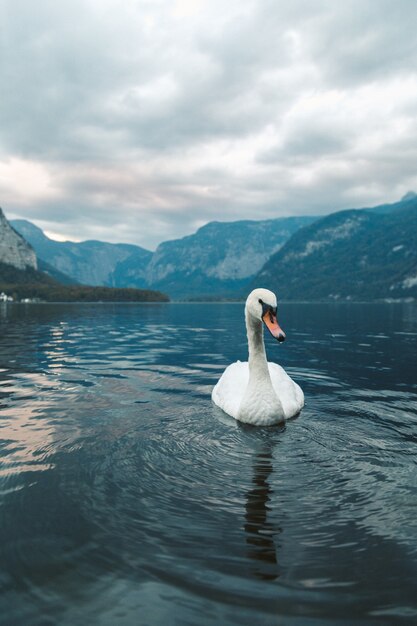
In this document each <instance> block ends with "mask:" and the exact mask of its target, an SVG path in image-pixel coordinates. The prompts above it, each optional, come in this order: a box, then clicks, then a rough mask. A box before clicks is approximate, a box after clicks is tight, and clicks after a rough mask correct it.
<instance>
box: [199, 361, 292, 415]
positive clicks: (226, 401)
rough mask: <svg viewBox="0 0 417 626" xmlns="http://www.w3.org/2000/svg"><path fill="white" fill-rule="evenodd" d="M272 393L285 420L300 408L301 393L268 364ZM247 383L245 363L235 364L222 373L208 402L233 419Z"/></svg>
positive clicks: (283, 371)
mask: <svg viewBox="0 0 417 626" xmlns="http://www.w3.org/2000/svg"><path fill="white" fill-rule="evenodd" d="M268 370H269V375H270V377H271V382H272V387H273V390H274V392H275V394H276V396H277V398H278V399H279V401H280V403H281V404H282V408H283V411H284V415H285V419H289V418H291V417H294V416H295V415H297V414H298V413H299V412H300V411H301V409H302V408H303V406H304V394H303V392H302V390H301V388H300V387H299V385H297V383H295V382H294V381H293V380H292V378H290V377H289V376H288V374H287V373H286V371H285V370H284V369H283V368H282V367H281V366H280V365H277V363H268ZM248 383H249V364H248V362H247V361H244V362H243V363H242V362H241V361H237V362H236V363H232V364H231V365H229V366H228V367H227V368H226V369H225V371H224V372H223V374H222V376H221V378H220V380H219V381H218V383H217V385H216V386H215V387H214V389H213V392H212V395H211V397H212V400H213V402H214V403H215V404H217V406H219V407H220V408H221V409H222V410H223V411H224V412H225V413H227V414H228V415H231V416H232V417H234V418H236V419H237V415H238V413H239V408H240V404H241V402H242V399H243V396H244V393H245V391H246V388H247V386H248Z"/></svg>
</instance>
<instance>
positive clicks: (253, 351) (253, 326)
mask: <svg viewBox="0 0 417 626" xmlns="http://www.w3.org/2000/svg"><path fill="white" fill-rule="evenodd" d="M245 318H246V330H247V334H248V346H249V359H248V361H249V381H248V385H247V387H246V389H245V392H244V394H243V398H242V402H241V404H240V407H239V411H238V416H237V417H238V419H239V420H240V421H242V422H246V423H248V424H263V425H268V424H275V423H277V422H278V421H282V420H283V419H284V411H283V408H282V405H281V402H280V401H279V399H278V397H277V395H276V394H275V392H274V389H273V386H272V381H271V376H270V374H269V369H268V363H267V360H266V353H265V344H264V337H263V327H262V322H261V320H257V319H256V318H254V317H252V316H251V315H249V313H248V312H247V311H245Z"/></svg>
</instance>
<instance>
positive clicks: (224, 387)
mask: <svg viewBox="0 0 417 626" xmlns="http://www.w3.org/2000/svg"><path fill="white" fill-rule="evenodd" d="M248 382H249V367H248V362H247V361H245V362H243V363H242V362H241V361H236V363H232V364H231V365H229V366H228V367H226V369H225V370H224V372H223V374H222V375H221V377H220V379H219V381H218V382H217V384H216V386H215V387H214V389H213V391H212V394H211V398H212V400H213V402H214V404H217V406H219V407H220V408H221V409H222V410H223V411H224V412H225V413H227V414H228V415H231V416H232V417H234V418H236V419H237V414H238V411H239V407H240V403H241V402H242V398H243V394H244V392H245V389H246V387H247V386H248Z"/></svg>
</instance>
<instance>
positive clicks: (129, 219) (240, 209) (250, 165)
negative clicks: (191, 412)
mask: <svg viewBox="0 0 417 626" xmlns="http://www.w3.org/2000/svg"><path fill="white" fill-rule="evenodd" d="M416 14H417V7H416V6H415V5H414V3H412V2H409V1H406V0H399V1H398V2H396V3H392V2H391V1H388V0H381V2H379V3H375V2H373V1H372V0H362V1H361V2H359V0H347V2H345V3H343V5H342V4H340V3H329V2H327V1H324V0H317V2H314V3H311V2H307V0H295V1H294V2H292V3H288V2H284V1H281V0H278V1H277V0H265V1H264V2H256V1H255V0H243V1H242V0H240V1H239V2H238V1H237V0H230V2H228V3H224V2H220V1H219V0H210V1H209V0H178V1H177V2H170V1H168V0H152V1H150V0H138V1H136V2H129V3H128V2H122V0H100V1H99V0H89V1H87V0H72V1H71V2H69V0H61V1H60V2H59V3H56V2H52V0H39V2H37V3H36V5H34V4H33V3H31V2H29V0H14V2H11V1H10V2H9V1H5V2H3V3H2V5H1V9H0V23H1V24H2V26H1V30H0V45H1V51H2V55H1V58H2V63H1V66H0V80H1V84H2V85H3V86H4V87H5V88H4V89H3V94H2V99H1V102H0V124H1V126H2V129H3V132H2V145H1V147H0V194H1V195H0V202H1V204H2V205H3V207H4V209H5V211H6V214H7V215H9V216H13V217H16V216H19V217H26V218H27V219H32V220H34V221H35V222H36V223H38V224H39V225H40V226H43V227H44V228H47V229H48V230H49V231H52V232H57V233H60V234H63V235H67V236H69V237H71V236H73V237H76V238H92V237H95V238H103V239H107V240H109V241H116V240H118V241H121V240H126V241H131V242H135V243H138V244H141V245H144V246H145V247H154V246H155V245H156V244H157V243H158V242H159V241H161V240H163V239H167V238H173V237H178V236H181V235H185V234H188V233H190V232H192V230H193V229H194V228H196V227H197V226H198V225H201V224H202V223H204V222H205V221H208V220H211V219H228V220H231V219H240V218H265V217H273V216H279V215H289V214H303V213H304V214H308V213H310V214H312V213H324V212H326V211H329V210H336V209H339V208H344V207H346V206H364V205H367V204H373V203H377V202H384V201H389V200H394V199H396V198H397V197H398V196H399V195H402V193H403V192H405V191H406V190H408V189H409V188H417V173H416V172H415V171H414V170H413V162H415V156H416V155H415V149H414V145H417V128H416V124H415V122H414V117H415V113H414V112H415V110H416V105H417V77H416V71H415V58H416V53H417V50H416V45H417V44H416V41H417V40H416V38H415V36H414V24H415V18H416V17H417V15H416Z"/></svg>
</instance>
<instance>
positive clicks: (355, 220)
mask: <svg viewBox="0 0 417 626" xmlns="http://www.w3.org/2000/svg"><path fill="white" fill-rule="evenodd" d="M11 223H12V226H13V228H14V229H16V230H17V231H19V233H20V234H21V235H22V236H23V237H24V238H25V239H26V240H27V241H28V242H29V243H30V244H31V246H32V247H33V249H34V250H35V252H36V254H37V257H38V265H39V269H42V270H44V271H46V272H47V273H48V274H49V275H50V276H53V277H54V278H56V279H57V280H61V282H65V281H67V282H71V281H72V282H74V283H90V284H96V285H107V286H117V287H141V288H151V289H158V290H161V291H164V292H166V293H168V295H169V296H171V297H173V298H175V299H179V300H181V299H202V300H207V299H219V298H233V299H240V298H242V297H244V295H245V294H246V293H247V291H248V290H249V289H250V288H251V287H252V286H254V285H258V286H259V285H261V286H264V287H269V288H271V289H273V290H275V291H277V292H278V294H279V296H280V298H281V299H293V300H338V299H350V300H369V299H381V298H382V299H387V298H392V299H404V298H410V297H416V296H417V252H416V251H417V195H416V194H415V193H414V192H409V193H408V194H406V196H404V197H403V198H402V200H401V201H399V202H396V203H394V204H384V205H379V206H377V207H372V208H367V209H351V210H345V211H338V212H335V213H332V214H330V215H327V216H325V217H322V218H317V217H291V218H276V219H272V220H258V221H255V220H253V221H249V220H245V221H236V222H228V223H227V222H210V223H208V224H206V225H205V226H203V227H202V228H200V229H199V230H197V231H196V232H195V233H194V234H192V235H189V236H187V237H183V238H182V239H176V240H173V241H167V242H163V243H161V244H160V245H159V246H158V248H157V250H156V251H155V252H153V253H152V252H151V251H149V250H145V249H144V248H141V247H139V246H135V245H132V244H110V243H105V242H99V241H85V242H81V243H74V242H62V243H61V242H57V241H53V240H51V239H49V238H48V237H47V236H46V235H45V234H44V233H43V231H42V230H41V229H40V228H38V227H37V226H35V225H34V224H32V223H30V222H27V221H25V220H15V221H13V222H11ZM54 273H55V276H54Z"/></svg>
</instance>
